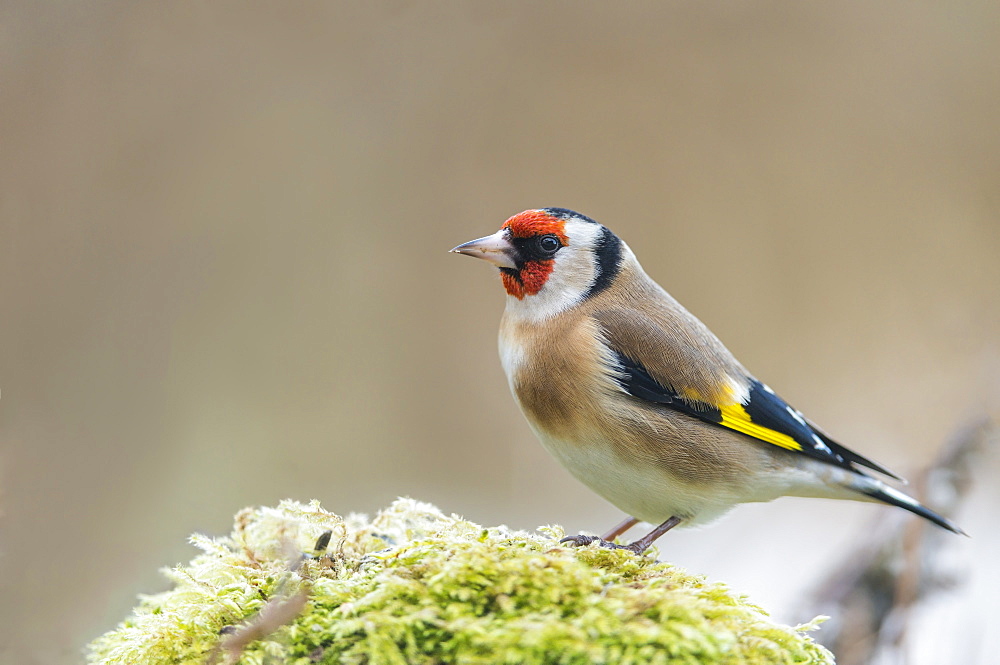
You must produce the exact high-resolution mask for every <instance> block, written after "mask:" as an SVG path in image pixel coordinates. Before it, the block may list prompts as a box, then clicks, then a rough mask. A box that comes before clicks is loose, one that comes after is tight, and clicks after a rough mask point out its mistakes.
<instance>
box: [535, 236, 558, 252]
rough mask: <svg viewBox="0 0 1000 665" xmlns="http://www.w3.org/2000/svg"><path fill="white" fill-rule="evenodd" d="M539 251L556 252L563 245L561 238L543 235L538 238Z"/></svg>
mask: <svg viewBox="0 0 1000 665" xmlns="http://www.w3.org/2000/svg"><path fill="white" fill-rule="evenodd" d="M537 243H538V251H540V252H541V253H542V254H555V253H556V252H557V251H559V248H560V247H562V243H561V242H559V238H557V237H555V236H553V235H546V236H542V237H540V238H539V239H538V240H537Z"/></svg>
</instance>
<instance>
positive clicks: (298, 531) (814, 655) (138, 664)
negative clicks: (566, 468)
mask: <svg viewBox="0 0 1000 665" xmlns="http://www.w3.org/2000/svg"><path fill="white" fill-rule="evenodd" d="M324 531H332V532H333V537H332V539H331V541H330V544H329V547H328V548H327V550H326V552H327V554H326V555H324V556H318V557H317V556H313V557H308V556H307V557H304V556H303V553H304V552H305V553H310V552H311V550H312V548H313V546H314V544H315V542H316V540H317V537H318V536H319V535H320V534H322V533H323V532H324ZM562 535H563V534H562V531H561V530H560V529H558V528H545V529H541V530H540V531H539V533H534V534H529V533H523V532H517V531H510V530H508V529H506V528H504V527H495V528H488V529H485V528H483V527H481V526H479V525H476V524H473V523H471V522H468V521H466V520H463V519H462V518H460V517H457V516H454V515H453V516H447V515H444V514H443V513H441V512H440V511H439V510H438V509H437V508H435V507H433V506H430V505H428V504H425V503H420V502H417V501H413V500H410V499H400V500H398V501H396V502H395V503H393V504H392V506H390V507H389V508H388V509H387V510H385V511H383V512H381V513H379V514H378V515H377V516H376V517H375V519H373V520H371V521H370V522H369V521H367V520H365V519H363V518H362V517H359V516H351V517H348V518H347V519H346V520H345V519H342V518H340V517H338V516H337V515H335V514H333V513H330V512H327V511H325V510H323V509H322V508H321V507H320V506H319V504H318V503H317V502H313V503H311V504H309V505H304V504H301V503H296V502H293V501H285V502H283V503H282V504H281V505H280V506H278V507H277V508H259V509H246V510H244V511H242V512H240V513H239V514H238V515H237V517H236V527H235V530H234V532H233V534H232V535H231V536H229V537H228V538H222V539H218V540H213V539H209V538H206V537H203V536H195V537H194V538H192V542H193V543H194V544H195V545H197V546H198V547H199V548H201V550H202V551H203V553H202V554H199V555H198V556H196V557H195V558H194V559H193V560H192V561H191V563H190V564H188V565H185V566H179V567H177V568H174V569H172V570H169V571H167V575H168V577H169V578H170V579H171V581H172V582H173V583H174V588H173V589H171V590H170V591H167V592H165V593H162V594H158V595H155V596H147V597H144V598H142V600H141V602H140V604H139V606H138V607H137V608H136V610H135V611H134V614H133V616H131V617H130V618H128V619H127V620H125V621H124V622H123V623H122V624H121V625H120V626H118V628H116V629H115V630H113V631H111V632H109V633H107V634H105V635H103V636H101V637H99V638H98V639H97V640H95V641H94V642H93V643H92V644H91V645H90V654H89V657H90V662H92V663H107V664H119V663H120V664H129V665H146V664H148V665H161V664H167V663H205V662H210V661H212V660H217V661H219V662H233V663H237V662H238V663H244V664H247V665H250V664H254V665H256V664H264V663H288V664H295V665H306V664H312V663H330V664H332V663H338V664H339V663H348V664H352V663H354V664H358V665H360V664H369V663H370V664H372V665H396V664H398V665H404V664H410V663H425V664H431V663H463V664H468V665H474V664H480V663H482V664H487V663H489V664H493V663H519V664H521V663H528V664H530V663H560V664H567V665H568V664H573V663H580V664H581V665H583V664H587V665H591V664H593V663H620V664H623V665H628V664H632V663H663V664H666V663H689V664H691V665H694V664H698V665H705V664H715V663H732V664H736V663H739V664H751V663H768V664H771V663H832V662H833V658H832V656H831V655H830V653H829V652H828V651H826V650H825V649H824V648H823V647H821V646H819V645H818V644H816V643H815V642H813V641H812V640H811V639H810V638H809V637H808V636H806V635H804V634H803V633H802V630H801V627H800V629H795V628H789V627H787V626H781V625H778V624H776V623H774V622H772V621H770V620H769V619H768V617H767V615H766V614H765V613H764V612H763V611H762V610H761V609H760V608H758V607H756V606H754V605H752V604H750V603H749V602H747V601H746V599H745V598H743V597H740V596H738V595H734V594H733V593H731V592H730V591H728V590H727V589H726V588H725V587H724V586H722V585H720V584H714V583H709V582H706V581H705V580H704V579H703V578H701V577H698V576H695V575H691V574H689V573H687V572H685V571H683V570H681V569H680V568H677V567H676V566H672V565H670V564H667V563H659V562H657V561H656V560H655V559H654V557H653V556H651V555H649V554H647V555H645V556H636V555H634V554H632V553H631V552H627V551H623V550H610V549H603V548H600V547H597V546H594V545H591V546H588V547H584V548H579V549H577V548H573V547H568V546H564V545H561V544H560V543H559V537H560V536H562ZM282 607H284V608H285V610H284V611H285V613H286V614H287V613H288V608H292V610H293V611H292V612H291V613H290V614H291V616H285V615H284V614H282V611H281V608H282ZM300 608H301V611H300ZM262 610H264V611H263V612H262ZM269 611H270V612H271V613H272V614H273V616H282V617H283V618H282V619H281V620H280V621H274V622H273V625H271V623H269V622H270V620H269V619H268V616H269V614H268V613H269ZM227 640H228V642H227Z"/></svg>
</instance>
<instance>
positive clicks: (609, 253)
mask: <svg viewBox="0 0 1000 665" xmlns="http://www.w3.org/2000/svg"><path fill="white" fill-rule="evenodd" d="M594 256H595V257H596V259H597V262H596V263H597V265H596V268H597V277H596V278H595V279H594V283H593V284H591V285H590V289H589V290H588V291H587V293H586V295H584V298H590V297H591V296H594V295H596V294H598V293H600V292H601V291H603V290H604V289H606V288H608V287H609V286H611V282H613V281H614V279H615V277H617V276H618V271H619V270H621V266H622V241H621V240H619V239H618V236H616V235H615V234H614V233H612V232H611V231H609V230H608V229H607V228H605V227H603V226H602V227H601V237H600V238H598V239H597V244H596V245H595V247H594Z"/></svg>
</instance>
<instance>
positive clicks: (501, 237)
mask: <svg viewBox="0 0 1000 665" xmlns="http://www.w3.org/2000/svg"><path fill="white" fill-rule="evenodd" d="M451 251H452V252H455V253H456V254H465V255H466V256H474V257H476V258H477V259H485V260H486V261H489V262H490V263H492V264H493V265H495V266H497V267H498V268H510V269H512V270H516V269H517V262H516V261H515V260H514V259H515V257H516V256H517V249H516V248H515V247H514V245H512V244H511V242H510V240H509V239H508V238H507V231H506V230H505V229H500V230H499V231H497V232H496V233H494V234H493V235H491V236H486V237H485V238H479V239H477V240H473V241H471V242H467V243H465V244H464V245H459V246H458V247H456V248H455V249H453V250H451Z"/></svg>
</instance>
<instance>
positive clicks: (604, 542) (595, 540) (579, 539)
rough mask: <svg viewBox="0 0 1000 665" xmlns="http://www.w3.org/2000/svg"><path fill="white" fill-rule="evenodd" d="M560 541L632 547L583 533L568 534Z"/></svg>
mask: <svg viewBox="0 0 1000 665" xmlns="http://www.w3.org/2000/svg"><path fill="white" fill-rule="evenodd" d="M559 542H560V543H568V544H570V545H572V546H573V547H584V546H586V545H590V544H591V543H598V544H600V546H601V547H606V548H608V549H609V550H627V549H630V548H629V547H628V545H618V544H617V543H612V542H608V541H607V540H604V539H603V538H598V537H597V536H584V535H583V534H578V535H576V536H566V537H565V538H563V539H562V540H560V541H559Z"/></svg>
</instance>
